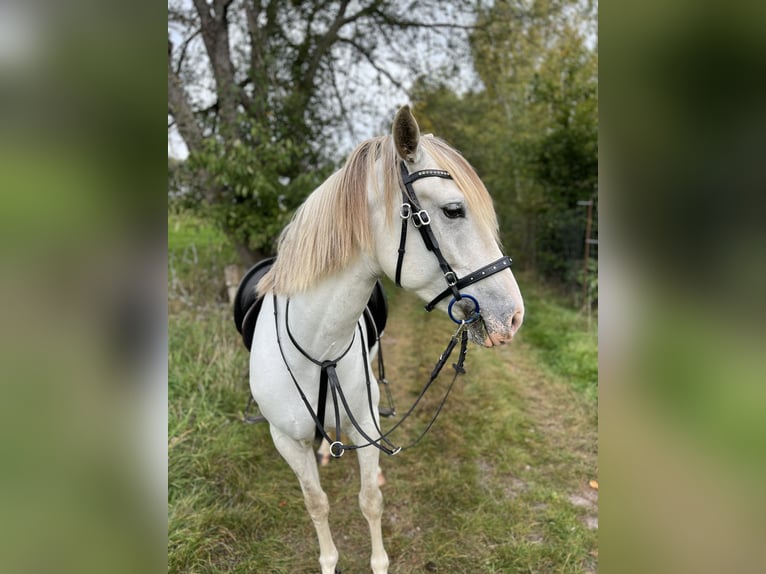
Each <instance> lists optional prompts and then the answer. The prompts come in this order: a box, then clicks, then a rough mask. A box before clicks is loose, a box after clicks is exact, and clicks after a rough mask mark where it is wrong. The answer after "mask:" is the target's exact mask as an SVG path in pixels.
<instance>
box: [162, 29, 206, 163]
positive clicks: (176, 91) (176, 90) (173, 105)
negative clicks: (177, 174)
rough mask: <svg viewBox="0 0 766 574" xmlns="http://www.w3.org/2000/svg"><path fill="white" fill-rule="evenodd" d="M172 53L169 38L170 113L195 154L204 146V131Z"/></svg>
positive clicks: (190, 149)
mask: <svg viewBox="0 0 766 574" xmlns="http://www.w3.org/2000/svg"><path fill="white" fill-rule="evenodd" d="M172 52H173V43H172V42H171V41H170V38H168V112H169V113H170V114H171V115H172V116H173V118H174V119H175V121H176V125H177V126H178V133H179V134H181V137H182V138H183V139H184V142H186V147H188V148H189V151H190V152H194V151H198V150H199V149H200V148H201V146H202V131H201V130H200V128H199V125H198V124H197V122H196V120H195V118H194V112H193V110H192V106H191V104H190V103H189V98H188V96H187V94H186V91H185V90H184V87H183V84H182V83H181V78H180V77H179V76H178V74H177V73H176V72H175V70H174V69H173V65H172Z"/></svg>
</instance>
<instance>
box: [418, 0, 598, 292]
mask: <svg viewBox="0 0 766 574" xmlns="http://www.w3.org/2000/svg"><path fill="white" fill-rule="evenodd" d="M594 25H595V13H594V12H593V6H592V5H590V4H587V3H584V2H581V1H578V0H553V1H551V0H535V1H532V2H526V1H524V0H496V1H495V2H494V3H493V4H492V5H490V6H488V7H487V8H484V9H482V10H480V13H479V15H478V18H477V24H476V27H475V29H474V31H473V32H472V34H471V36H470V40H471V48H472V55H473V62H474V66H475V68H476V70H477V72H478V74H479V77H480V78H481V80H482V84H483V85H482V86H481V88H480V89H476V90H474V91H472V92H468V93H465V94H462V95H458V94H456V93H454V92H453V91H452V90H450V89H449V88H447V87H446V86H443V85H440V84H438V83H434V82H433V81H432V80H430V79H423V80H421V81H420V82H419V83H418V84H417V85H416V87H415V89H414V90H413V92H412V94H413V100H414V102H415V108H416V111H417V112H418V113H419V114H420V116H419V117H423V116H425V117H423V120H422V122H421V123H422V124H423V125H425V126H428V128H429V129H433V130H434V132H436V133H439V134H445V135H447V136H448V137H452V138H454V140H453V143H455V144H456V145H457V146H458V147H459V148H460V149H461V150H462V151H463V152H464V154H465V155H466V157H467V158H468V159H469V160H470V161H471V163H472V164H473V165H474V166H475V167H476V168H477V171H478V172H479V174H480V175H481V176H482V178H483V180H484V182H485V183H486V184H487V187H488V188H489V189H490V191H491V192H492V194H493V197H494V199H495V206H496V210H497V212H498V216H499V219H500V223H501V229H502V230H503V242H504V244H505V246H506V249H508V251H509V252H511V253H518V254H520V255H521V257H519V259H520V264H521V265H524V266H527V267H534V268H535V269H537V270H538V271H540V272H542V274H543V275H544V276H546V277H549V278H552V279H555V280H557V281H559V282H561V283H564V284H568V285H570V286H572V287H574V286H576V285H577V284H578V282H579V281H580V277H579V275H578V273H579V272H580V270H581V269H582V268H583V264H582V263H583V262H582V257H583V243H584V242H583V234H584V227H585V220H584V211H583V209H582V208H581V207H578V206H577V201H578V200H584V199H590V198H592V197H593V196H594V193H595V186H596V181H597V173H598V163H597V157H598V138H597V134H598V115H597V107H598V104H597V91H596V88H597V65H598V60H597V53H596V50H595V47H590V46H589V45H588V42H587V36H588V35H589V34H592V33H593V30H592V27H593V26H594ZM574 291H575V292H579V290H574Z"/></svg>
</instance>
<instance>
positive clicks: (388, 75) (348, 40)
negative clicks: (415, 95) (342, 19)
mask: <svg viewBox="0 0 766 574" xmlns="http://www.w3.org/2000/svg"><path fill="white" fill-rule="evenodd" d="M338 41H339V42H342V43H344V44H348V45H350V46H351V47H353V48H354V49H356V51H357V52H359V53H360V54H362V56H364V57H365V59H366V60H367V62H368V63H369V64H370V66H372V67H373V69H374V70H375V71H376V72H378V73H379V74H381V75H383V76H385V77H386V78H388V81H389V82H391V83H392V84H393V85H394V86H396V87H397V88H399V89H400V90H402V91H403V92H406V91H407V90H406V88H405V87H404V86H403V85H402V83H401V82H400V81H399V80H397V79H396V78H394V77H393V76H392V75H391V73H390V72H389V71H388V70H386V69H384V68H381V67H380V66H379V65H378V64H377V63H376V62H375V58H373V57H372V53H371V52H370V51H369V50H367V49H366V48H365V47H364V46H362V45H361V44H359V43H358V42H355V41H354V40H352V39H351V38H343V37H339V38H338Z"/></svg>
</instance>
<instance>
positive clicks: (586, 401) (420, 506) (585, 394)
mask: <svg viewBox="0 0 766 574" xmlns="http://www.w3.org/2000/svg"><path fill="white" fill-rule="evenodd" d="M197 223H198V222H197ZM195 224H196V223H195ZM176 232H179V233H178V235H177V236H174V234H175V233H176ZM197 233H199V234H200V243H199V244H198V245H196V248H197V262H198V263H197V264H196V265H189V266H186V267H180V266H179V268H178V269H177V270H176V273H177V275H178V280H179V281H182V282H183V283H184V284H185V285H189V286H198V287H199V290H195V289H193V288H189V289H188V297H187V298H186V299H185V300H184V301H183V302H181V303H179V304H177V305H171V313H170V317H169V341H170V349H169V353H170V356H169V429H168V434H169V441H170V442H169V454H170V462H169V468H168V473H169V545H168V570H169V571H170V572H200V573H201V572H211V573H212V572H231V573H234V572H257V573H261V572H265V573H272V572H274V573H286V574H287V573H290V574H295V573H304V572H305V573H314V574H316V573H317V572H318V571H319V568H318V562H317V558H318V548H317V543H316V537H315V534H314V530H313V527H312V525H311V521H310V519H309V518H308V515H307V513H306V511H305V509H304V507H303V499H302V496H301V493H300V488H299V486H298V483H297V480H296V479H295V477H294V475H293V474H292V471H290V469H289V468H288V466H287V464H286V463H285V462H284V461H283V460H282V459H281V458H280V457H279V455H278V454H277V452H276V450H275V449H274V447H273V445H272V443H271V440H270V437H269V433H268V428H267V426H266V425H254V426H248V425H245V424H243V423H241V422H240V413H241V410H242V408H243V407H244V406H245V403H246V401H247V396H248V395H247V393H248V385H247V382H246V378H245V375H246V371H247V364H248V356H247V353H246V351H245V349H244V347H243V346H242V343H241V341H240V340H239V338H238V335H237V333H236V331H235V329H234V327H233V324H232V321H231V317H230V312H229V309H228V306H227V305H226V304H225V303H215V301H214V302H213V303H215V304H213V303H211V302H210V301H207V300H206V298H207V297H209V296H210V293H211V292H215V291H216V289H215V285H216V283H219V282H221V281H222V276H219V275H220V273H219V271H220V269H221V267H222V263H221V262H220V261H218V259H217V258H218V257H219V256H223V258H224V259H225V257H226V256H227V251H226V249H227V248H226V246H225V241H223V239H222V238H221V237H220V236H219V235H217V234H215V233H214V232H213V231H212V230H210V229H209V228H206V227H205V226H204V225H201V226H200V227H198V228H197V230H196V231H193V232H189V231H188V229H187V228H186V227H185V226H184V222H181V223H179V225H178V226H177V227H176V226H174V225H173V224H172V223H171V225H170V237H169V243H170V245H171V254H173V253H175V254H176V256H177V257H179V258H180V257H181V256H180V255H178V254H182V253H183V252H184V251H186V252H188V251H189V250H190V247H189V245H191V244H194V242H195V241H197V240H196V237H197ZM229 254H230V252H229ZM522 290H523V292H524V294H525V299H526V301H527V317H528V319H527V321H530V323H525V326H524V327H523V329H522V333H524V336H519V337H518V340H517V341H515V342H514V344H513V345H511V346H509V347H506V348H503V349H500V350H486V349H476V348H474V347H472V348H471V350H470V352H469V355H468V359H467V363H466V366H467V370H468V373H467V374H466V376H465V377H463V378H462V379H460V380H459V381H458V383H457V384H456V387H455V389H454V390H453V394H452V396H451V397H450V400H449V401H448V403H447V405H446V407H445V410H444V412H443V413H442V416H441V417H440V419H439V420H438V421H437V423H436V425H435V426H434V428H433V429H432V430H431V432H430V433H429V435H428V436H427V437H426V438H425V439H424V440H423V442H421V444H420V445H418V446H417V447H416V448H414V449H411V450H409V451H405V452H403V453H401V454H400V455H398V456H396V457H392V458H384V459H382V462H381V464H382V466H383V470H384V472H385V475H386V479H387V484H386V485H385V486H384V487H383V496H384V506H385V508H384V515H383V534H384V540H385V544H386V549H387V551H388V553H389V557H390V559H391V568H390V572H391V573H392V574H394V573H400V574H405V573H415V572H418V573H420V572H442V573H445V572H446V573H463V572H465V573H468V572H472V573H473V572H487V573H494V572H541V573H542V572H546V573H547V572H551V573H553V572H556V573H558V572H571V573H577V572H594V571H595V570H596V562H597V530H594V529H591V528H589V527H588V525H587V523H588V521H592V520H593V519H594V518H595V516H596V513H597V510H596V504H597V503H596V499H595V495H596V494H597V493H596V492H595V491H593V490H591V489H589V487H588V481H589V480H590V479H594V478H596V477H597V461H596V429H597V421H596V405H595V401H594V400H593V396H592V394H593V393H592V391H590V390H589V389H590V388H591V385H593V384H594V383H593V381H591V380H590V379H589V378H588V377H589V376H590V375H589V374H587V373H590V369H589V367H588V365H587V361H588V360H589V359H588V358H589V357H590V358H591V359H595V356H596V354H595V337H590V338H583V342H581V343H580V344H581V345H583V346H584V347H585V351H580V352H576V351H577V349H576V346H575V347H574V349H575V350H574V351H572V350H570V346H571V344H570V342H566V339H567V337H566V336H563V337H562V339H563V340H559V339H558V338H557V337H556V336H555V334H553V335H550V334H546V333H545V330H546V329H558V328H560V327H561V326H566V328H567V329H568V330H569V331H572V330H574V329H575V328H576V326H577V325H578V324H577V322H576V321H577V319H576V317H575V316H574V315H576V314H574V315H573V314H570V312H569V311H567V310H566V309H564V308H562V307H559V306H558V305H557V304H556V303H555V302H550V301H548V300H547V299H546V296H545V293H544V292H543V291H541V290H539V289H537V288H535V286H534V285H531V284H530V285H525V284H522ZM388 292H389V295H390V297H389V303H390V316H389V323H388V327H387V329H386V336H385V338H384V351H385V356H386V369H387V374H388V377H389V379H390V380H391V384H392V390H393V392H394V396H395V400H396V403H397V407H398V409H399V411H400V412H402V411H404V410H405V409H406V408H407V407H408V406H409V404H410V402H411V401H412V398H413V396H414V395H415V394H416V393H417V392H418V390H419V388H420V385H421V384H422V383H423V382H424V381H425V380H426V379H427V377H428V374H429V373H430V370H431V368H432V366H433V363H434V361H435V360H436V358H437V357H438V355H439V353H440V352H441V351H442V349H443V347H444V345H445V344H446V342H447V340H448V339H449V336H450V334H451V331H452V324H451V323H450V321H449V320H448V319H447V318H446V317H445V316H444V315H443V314H427V313H425V312H424V311H423V309H422V304H421V302H419V301H417V300H416V299H415V298H414V297H412V296H411V295H409V294H407V293H404V292H402V291H394V290H393V289H392V288H391V287H390V286H389V288H388ZM172 295H173V293H172V291H171V296H172ZM200 309H202V311H201V310H200ZM533 318H534V319H533ZM530 324H531V325H532V327H531V329H530V331H531V333H529V334H527V333H526V330H527V328H528V325H530ZM562 335H567V336H568V337H569V338H570V340H571V339H572V338H573V337H574V335H573V334H572V333H564V334H562ZM589 341H590V342H591V344H592V345H593V347H594V348H593V349H588V348H587V344H588V342H589ZM557 349H558V351H557ZM562 350H563V352H564V357H562V356H559V354H558V353H560V352H562ZM554 355H555V360H554V358H553V357H554ZM565 357H571V358H572V360H575V361H576V363H577V364H575V365H567V364H566V359H565ZM593 369H595V365H594V366H593ZM446 383H447V380H446V378H445V380H444V381H439V383H437V385H438V386H437V388H434V389H433V392H432V393H431V394H430V395H429V396H427V397H426V399H425V401H424V412H423V413H421V414H419V415H418V416H417V417H415V419H414V420H413V421H412V422H411V423H410V424H405V426H404V429H402V432H401V434H399V435H397V436H396V440H397V441H398V442H400V443H406V442H407V441H408V439H409V438H412V437H414V436H415V435H416V434H418V432H419V431H420V429H421V428H422V425H424V424H425V423H426V422H427V420H428V418H429V415H430V412H431V410H432V409H433V408H434V407H435V406H436V404H437V401H438V400H439V398H440V397H441V391H442V390H443V389H444V386H445V384H446ZM385 424H390V423H384V425H385ZM320 474H321V477H322V483H323V487H324V489H325V490H326V492H327V494H328V497H329V499H330V505H331V510H330V525H331V528H332V529H333V534H334V536H335V542H336V545H337V546H338V550H339V552H340V555H341V557H340V563H339V567H340V568H341V569H342V570H343V571H344V572H345V573H346V574H354V573H360V572H369V566H368V562H369V533H368V530H367V525H366V523H365V521H364V519H363V517H362V515H361V512H360V511H359V508H358V501H357V492H358V488H359V481H358V468H357V465H356V462H355V457H353V456H346V457H344V458H342V459H339V460H337V461H333V462H332V463H331V464H330V465H329V466H327V467H324V468H322V469H321V470H320ZM583 501H585V502H584V503H583Z"/></svg>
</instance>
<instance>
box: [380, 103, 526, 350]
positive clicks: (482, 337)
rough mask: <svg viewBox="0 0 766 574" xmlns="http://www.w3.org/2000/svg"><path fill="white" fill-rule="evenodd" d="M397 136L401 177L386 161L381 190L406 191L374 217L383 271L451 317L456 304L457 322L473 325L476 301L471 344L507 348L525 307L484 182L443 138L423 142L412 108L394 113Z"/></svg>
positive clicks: (395, 146)
mask: <svg viewBox="0 0 766 574" xmlns="http://www.w3.org/2000/svg"><path fill="white" fill-rule="evenodd" d="M392 132H393V138H392V139H393V150H392V151H391V153H390V155H391V156H392V157H393V158H394V160H395V163H396V166H395V167H394V169H396V170H397V172H396V175H393V176H392V175H391V173H392V172H391V169H392V166H387V165H385V163H386V161H385V158H384V157H381V159H382V160H383V161H382V162H381V163H383V164H384V165H383V168H384V169H383V170H381V171H379V172H378V173H379V177H380V180H379V184H382V185H383V186H384V187H387V188H390V187H392V186H391V185H390V184H391V183H392V182H395V183H398V187H399V190H401V191H398V190H394V193H398V200H394V201H392V200H391V198H390V196H389V199H388V200H387V201H386V205H385V208H384V207H383V206H381V207H380V209H381V210H382V211H385V212H386V217H385V218H382V217H373V220H374V221H375V222H376V223H375V230H374V234H375V255H376V258H377V260H378V262H379V264H380V266H381V268H382V269H383V271H384V272H385V273H386V275H388V276H389V277H390V278H391V279H394V280H396V281H397V282H398V283H400V284H401V286H402V287H404V288H405V289H407V290H410V291H414V292H415V293H417V294H418V295H419V296H420V297H421V298H422V299H423V300H425V301H429V302H431V303H429V306H433V307H439V308H441V309H442V310H444V311H447V310H448V308H449V307H450V303H451V304H452V305H451V307H452V308H451V310H450V315H451V317H453V319H455V320H461V319H462V320H470V319H471V318H472V317H473V312H474V308H475V303H474V302H473V300H475V301H476V302H478V305H479V306H480V314H481V320H476V321H474V322H472V323H471V325H470V327H469V329H470V333H471V338H472V339H473V340H474V342H477V343H480V344H483V345H485V346H487V347H491V346H493V345H501V344H504V343H507V342H510V341H511V339H512V338H513V336H514V334H515V333H516V331H518V329H519V327H521V323H522V321H523V319H524V302H523V300H522V298H521V292H520V291H519V287H518V285H517V284H516V280H515V278H514V277H513V273H512V272H511V270H510V268H509V266H510V260H509V259H508V258H503V256H502V252H501V250H500V245H499V241H498V229H497V218H496V216H495V212H494V208H493V206H492V199H491V198H490V196H489V194H488V193H487V190H486V188H485V187H484V184H483V183H482V182H481V180H480V179H479V177H478V176H477V175H476V172H475V171H474V170H473V168H472V167H471V166H470V165H469V164H468V162H467V161H466V160H465V159H464V158H463V157H462V156H461V155H460V154H459V153H458V152H457V151H455V150H454V149H452V148H451V147H449V146H448V145H447V144H446V143H444V142H443V141H442V140H440V139H438V138H434V137H432V136H429V135H426V136H423V137H421V135H420V131H419V128H418V124H417V123H416V121H415V118H414V117H413V116H412V114H411V112H410V109H409V107H408V106H405V107H403V108H402V109H401V110H399V112H398V113H397V115H396V118H395V120H394V124H393V129H392ZM394 150H395V151H394ZM386 155H387V154H386V153H385V151H383V153H382V154H381V156H386ZM375 195H376V196H377V198H380V195H378V194H375ZM373 201H374V200H373ZM378 213H380V211H379V212H378ZM404 233H406V238H405V240H404V245H403V246H400V243H401V241H402V235H403V234H404ZM402 247H403V251H402ZM445 264H446V266H445ZM458 293H459V295H458ZM440 295H442V298H439V296H440ZM466 296H470V297H466ZM461 297H462V298H461ZM471 298H473V300H472V299H471ZM434 299H439V300H438V301H434ZM458 299H459V300H458Z"/></svg>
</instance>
